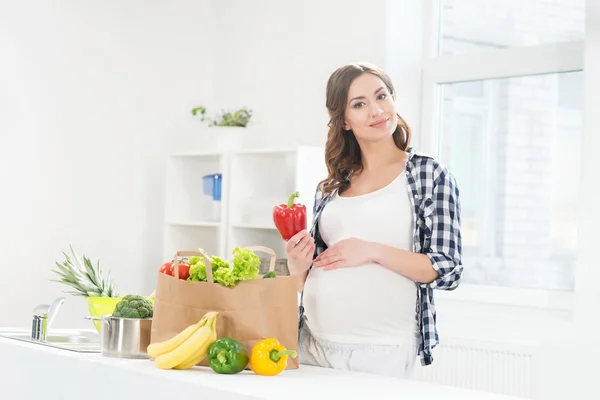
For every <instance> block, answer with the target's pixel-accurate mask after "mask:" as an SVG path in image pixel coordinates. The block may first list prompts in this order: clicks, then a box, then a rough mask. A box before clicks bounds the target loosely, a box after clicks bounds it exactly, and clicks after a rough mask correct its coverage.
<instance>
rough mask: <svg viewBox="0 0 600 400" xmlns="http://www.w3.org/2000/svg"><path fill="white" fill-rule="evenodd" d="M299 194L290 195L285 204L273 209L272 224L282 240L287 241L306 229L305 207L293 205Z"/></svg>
mask: <svg viewBox="0 0 600 400" xmlns="http://www.w3.org/2000/svg"><path fill="white" fill-rule="evenodd" d="M298 196H300V193H298V192H294V193H292V194H291V195H290V198H289V199H288V202H287V204H280V205H278V206H275V207H273V222H274V223H275V227H276V228H277V230H278V231H279V234H280V235H281V237H282V238H283V240H286V241H287V240H289V239H290V238H291V237H292V236H294V235H295V234H296V233H298V232H300V231H301V230H303V229H306V206H305V205H304V204H294V200H296V197H298Z"/></svg>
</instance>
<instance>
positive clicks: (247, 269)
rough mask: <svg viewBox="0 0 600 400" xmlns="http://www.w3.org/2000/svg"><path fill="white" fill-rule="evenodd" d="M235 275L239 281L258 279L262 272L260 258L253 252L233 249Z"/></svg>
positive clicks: (239, 248)
mask: <svg viewBox="0 0 600 400" xmlns="http://www.w3.org/2000/svg"><path fill="white" fill-rule="evenodd" d="M232 254H233V260H232V261H231V262H232V263H233V274H234V275H235V277H236V279H237V280H238V281H251V280H254V279H256V277H257V276H258V273H259V272H260V258H259V257H258V256H257V255H256V254H255V253H254V252H253V251H252V250H248V249H244V248H241V247H236V248H235V249H233V252H232Z"/></svg>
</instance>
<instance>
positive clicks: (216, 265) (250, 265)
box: [187, 247, 260, 287]
mask: <svg viewBox="0 0 600 400" xmlns="http://www.w3.org/2000/svg"><path fill="white" fill-rule="evenodd" d="M232 254H233V255H234V257H233V260H232V261H231V264H230V263H229V262H227V261H226V260H224V259H222V258H221V257H217V256H213V257H212V258H211V260H212V271H213V279H214V282H215V283H220V284H221V285H223V286H229V287H233V286H235V285H237V284H238V283H239V282H241V281H248V280H254V279H256V278H257V277H258V273H259V271H260V258H259V257H258V256H257V255H256V254H254V252H253V251H252V250H249V249H245V248H241V247H236V248H234V249H233V252H232ZM188 261H189V263H190V270H189V274H190V275H189V277H188V279H187V280H188V281H195V282H206V281H207V276H206V265H205V260H204V258H203V257H190V258H189V259H188Z"/></svg>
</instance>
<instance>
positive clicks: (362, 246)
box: [313, 238, 374, 270]
mask: <svg viewBox="0 0 600 400" xmlns="http://www.w3.org/2000/svg"><path fill="white" fill-rule="evenodd" d="M373 258H374V254H373V246H372V245H371V243H370V242H366V241H364V240H360V239H356V238H350V239H344V240H341V241H339V242H337V243H336V244H334V245H332V246H330V247H329V248H328V249H327V250H325V251H324V252H322V253H321V254H319V255H318V256H317V258H315V259H314V261H313V266H315V267H321V268H323V269H325V270H331V269H336V268H344V267H356V266H358V265H362V264H367V263H371V262H373Z"/></svg>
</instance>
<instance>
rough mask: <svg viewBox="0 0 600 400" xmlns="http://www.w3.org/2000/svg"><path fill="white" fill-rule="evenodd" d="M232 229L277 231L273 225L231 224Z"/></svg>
mask: <svg viewBox="0 0 600 400" xmlns="http://www.w3.org/2000/svg"><path fill="white" fill-rule="evenodd" d="M231 227H232V228H240V229H271V230H273V229H274V230H277V228H275V226H273V225H260V224H232V225H231Z"/></svg>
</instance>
